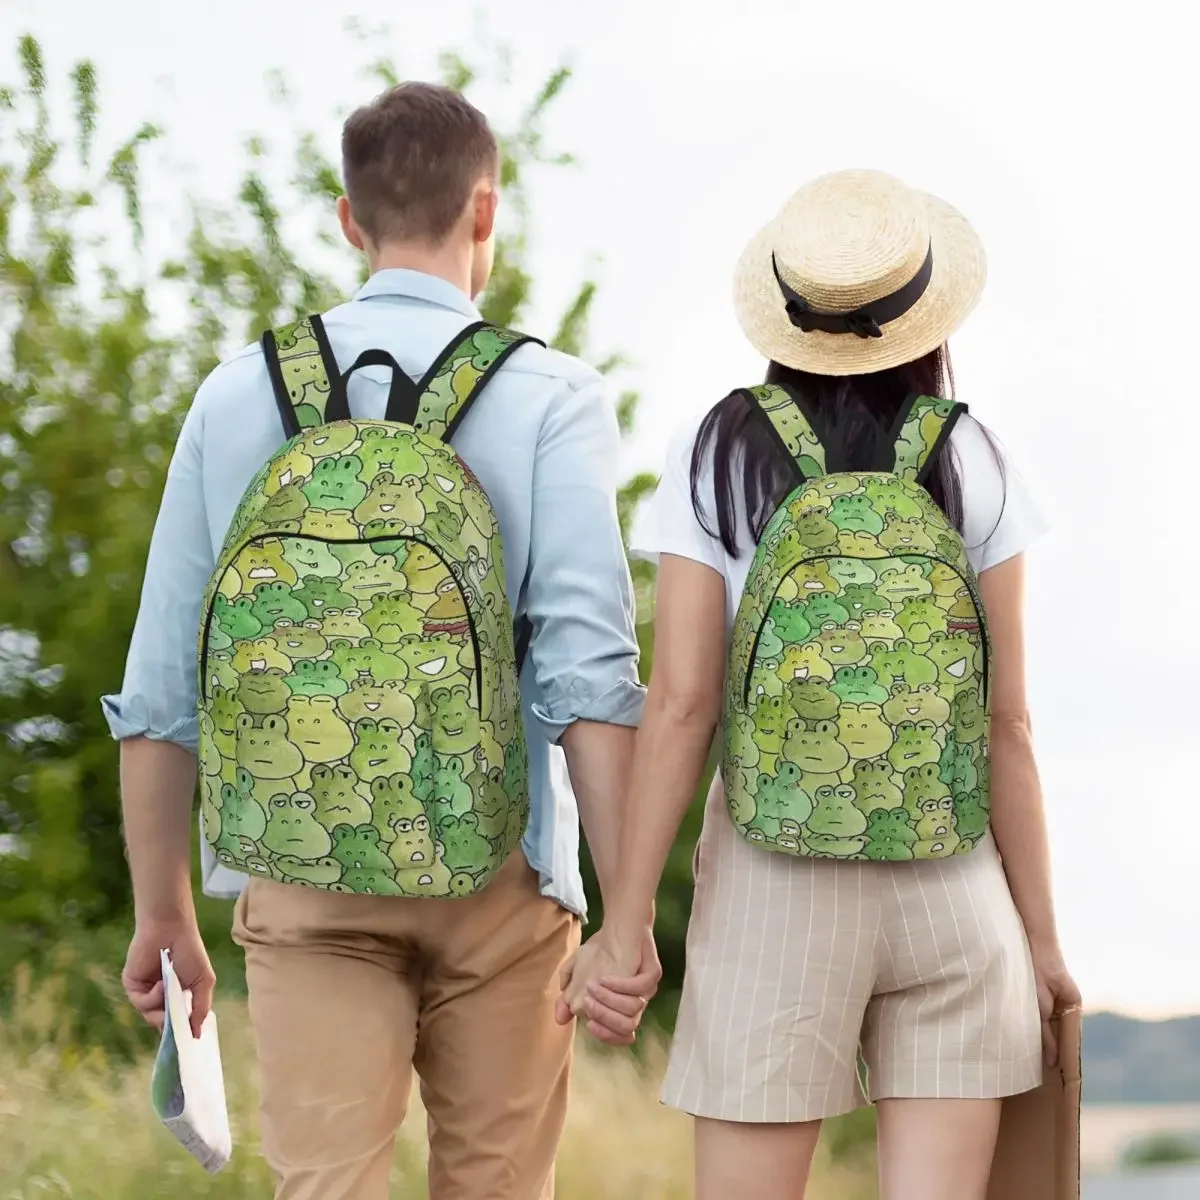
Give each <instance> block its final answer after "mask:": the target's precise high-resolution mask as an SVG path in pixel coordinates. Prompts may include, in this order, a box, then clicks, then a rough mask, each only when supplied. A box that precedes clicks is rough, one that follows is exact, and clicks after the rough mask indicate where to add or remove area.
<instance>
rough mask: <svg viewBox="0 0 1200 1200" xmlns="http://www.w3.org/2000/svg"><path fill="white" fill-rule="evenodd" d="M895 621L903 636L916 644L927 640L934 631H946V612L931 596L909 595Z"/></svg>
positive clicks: (941, 632) (940, 632) (939, 632)
mask: <svg viewBox="0 0 1200 1200" xmlns="http://www.w3.org/2000/svg"><path fill="white" fill-rule="evenodd" d="M896 623H897V624H898V625H899V626H900V628H901V629H902V630H903V631H904V636H905V637H907V638H908V640H909V641H911V642H914V643H916V644H923V643H926V642H928V641H929V639H930V638H931V637H932V636H933V635H934V634H935V633H937V634H944V633H945V632H946V614H945V613H944V612H942V610H941V609H940V608H938V606H937V604H936V602H935V601H934V599H933V597H932V596H909V597H908V598H907V599H906V600H905V601H904V603H903V604H902V605H901V606H900V612H899V613H898V614H897V616H896Z"/></svg>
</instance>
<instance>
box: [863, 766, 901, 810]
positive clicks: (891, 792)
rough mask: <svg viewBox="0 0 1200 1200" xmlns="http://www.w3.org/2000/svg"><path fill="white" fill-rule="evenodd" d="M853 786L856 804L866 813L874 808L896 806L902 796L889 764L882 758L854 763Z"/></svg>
mask: <svg viewBox="0 0 1200 1200" xmlns="http://www.w3.org/2000/svg"><path fill="white" fill-rule="evenodd" d="M854 787H855V790H856V791H857V793H858V806H859V808H861V809H862V810H863V812H867V813H869V812H871V811H872V810H873V809H876V808H896V807H898V806H899V805H900V803H901V801H902V800H903V798H904V796H903V793H902V792H901V791H900V788H899V787H898V786H897V785H896V774H895V772H894V771H893V770H892V767H891V764H890V763H889V762H888V761H887V760H886V759H882V758H879V759H875V760H874V761H872V762H856V763H855V764H854Z"/></svg>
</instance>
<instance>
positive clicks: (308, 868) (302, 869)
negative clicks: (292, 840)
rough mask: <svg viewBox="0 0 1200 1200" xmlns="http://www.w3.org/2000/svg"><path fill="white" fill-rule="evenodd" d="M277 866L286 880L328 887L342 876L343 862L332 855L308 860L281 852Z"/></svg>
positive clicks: (276, 862) (276, 861)
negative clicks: (331, 856)
mask: <svg viewBox="0 0 1200 1200" xmlns="http://www.w3.org/2000/svg"><path fill="white" fill-rule="evenodd" d="M275 867H276V869H277V870H278V871H279V874H280V875H281V876H282V877H283V879H284V880H285V881H286V882H288V883H302V884H307V885H308V886H309V887H320V888H327V887H329V885H330V884H333V883H337V881H338V880H339V879H341V877H342V864H341V863H339V862H338V861H337V859H335V858H330V857H325V858H315V859H311V860H308V859H303V858H299V857H298V856H296V855H293V854H281V855H279V856H278V857H277V858H276V859H275Z"/></svg>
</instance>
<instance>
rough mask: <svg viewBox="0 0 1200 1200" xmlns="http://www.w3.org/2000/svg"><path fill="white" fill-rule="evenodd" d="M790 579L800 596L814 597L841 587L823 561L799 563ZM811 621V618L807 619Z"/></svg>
mask: <svg viewBox="0 0 1200 1200" xmlns="http://www.w3.org/2000/svg"><path fill="white" fill-rule="evenodd" d="M792 579H793V580H795V583H796V586H797V587H798V588H799V589H800V594H801V595H802V596H815V595H817V594H818V593H820V592H831V593H834V592H837V591H839V590H840V588H841V585H840V584H839V583H838V581H837V580H836V579H834V577H833V576H832V575H830V573H829V566H828V564H827V562H826V561H825V560H823V559H818V560H817V561H816V562H806V563H801V564H800V565H799V566H798V567H797V568H796V569H795V570H794V571H793V572H792ZM809 619H810V620H811V617H810V618H809Z"/></svg>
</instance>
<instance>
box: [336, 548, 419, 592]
mask: <svg viewBox="0 0 1200 1200" xmlns="http://www.w3.org/2000/svg"><path fill="white" fill-rule="evenodd" d="M409 557H410V558H411V554H410V556H409ZM407 586H408V581H407V580H406V579H405V577H404V573H403V572H402V571H399V570H397V568H396V556H395V555H394V554H380V555H378V556H377V557H376V558H375V560H374V561H373V562H369V563H368V562H356V563H352V564H351V565H350V567H349V568H348V569H347V571H346V591H347V592H349V593H350V594H351V595H352V596H356V597H359V596H377V595H379V594H380V593H381V592H394V591H401V592H402V591H404V590H405V589H406V588H407Z"/></svg>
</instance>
